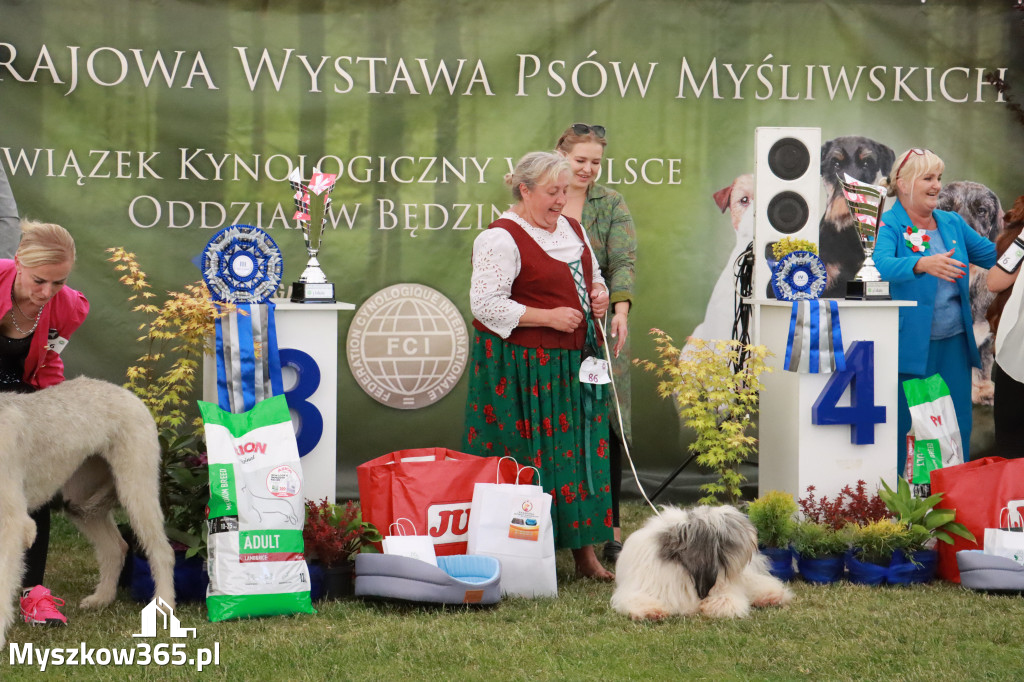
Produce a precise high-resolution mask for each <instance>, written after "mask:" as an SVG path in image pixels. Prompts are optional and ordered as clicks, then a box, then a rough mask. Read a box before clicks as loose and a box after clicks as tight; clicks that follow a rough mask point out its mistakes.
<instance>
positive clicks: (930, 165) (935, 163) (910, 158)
mask: <svg viewBox="0 0 1024 682" xmlns="http://www.w3.org/2000/svg"><path fill="white" fill-rule="evenodd" d="M896 158H897V159H898V160H899V163H897V164H896V170H895V171H893V174H892V175H890V176H889V177H887V178H884V179H883V180H882V186H883V187H887V188H888V192H886V194H887V195H888V196H890V197H892V196H896V189H897V188H896V182H897V181H898V180H900V179H901V178H902V179H903V180H904V181H906V183H907V184H908V185H909V187H910V194H911V196H913V193H914V183H915V182H917V179H918V178H920V177H921V176H922V175H927V174H928V173H938V174H940V175H941V174H942V171H944V170H945V169H946V164H945V163H944V162H943V161H942V159H940V158H939V157H938V155H937V154H936V153H935V152H933V151H931V150H929V149H908V150H907V151H905V152H903V153H902V154H900V155H899V156H897V157H896Z"/></svg>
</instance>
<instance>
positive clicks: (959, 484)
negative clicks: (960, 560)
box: [931, 457, 1024, 583]
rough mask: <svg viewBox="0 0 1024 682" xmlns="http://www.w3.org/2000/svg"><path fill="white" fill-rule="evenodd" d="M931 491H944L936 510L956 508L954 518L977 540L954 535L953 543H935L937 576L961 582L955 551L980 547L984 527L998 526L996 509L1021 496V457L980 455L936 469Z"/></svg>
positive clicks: (1023, 488) (1023, 462) (1023, 469)
mask: <svg viewBox="0 0 1024 682" xmlns="http://www.w3.org/2000/svg"><path fill="white" fill-rule="evenodd" d="M931 473H932V476H931V482H932V493H943V496H942V501H941V502H939V504H937V505H936V507H937V508H938V509H955V510H956V520H957V521H959V522H960V523H962V524H964V525H965V526H967V529H968V530H969V531H971V532H972V533H974V537H975V538H977V539H978V541H977V542H971V541H970V540H964V539H963V538H959V537H956V536H955V535H954V536H953V540H954V542H953V544H952V545H948V544H946V543H945V542H940V543H938V550H939V569H938V574H939V577H940V578H944V579H945V580H949V581H952V582H955V583H958V582H960V569H959V568H958V567H957V563H956V553H957V552H958V551H960V550H964V549H980V548H981V547H982V544H983V540H984V537H985V529H986V528H998V527H999V510H1000V509H1002V508H1003V507H1005V506H1006V503H1007V501H1009V500H1016V499H1024V459H1003V458H1002V457H983V458H981V459H976V460H972V461H970V462H965V463H964V464H957V465H956V466H951V467H944V468H942V469H935V470H934V471H932V472H931Z"/></svg>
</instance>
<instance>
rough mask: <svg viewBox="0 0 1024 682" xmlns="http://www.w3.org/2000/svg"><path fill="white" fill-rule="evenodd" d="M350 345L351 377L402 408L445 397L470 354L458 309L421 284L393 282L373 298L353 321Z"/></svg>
mask: <svg viewBox="0 0 1024 682" xmlns="http://www.w3.org/2000/svg"><path fill="white" fill-rule="evenodd" d="M346 347H347V349H348V353H347V355H348V364H349V369H350V370H351V371H352V376H353V377H355V379H356V381H357V382H358V383H359V386H360V387H361V388H362V389H363V390H364V391H365V392H366V393H367V395H369V396H370V397H372V398H373V399H374V400H377V401H378V402H380V403H383V404H385V405H388V406H390V407H394V408H398V409H403V410H413V409H418V408H421V407H426V406H427V405H431V404H433V403H435V402H437V401H438V400H440V399H441V398H443V397H444V396H445V395H447V394H448V393H449V392H450V391H451V390H452V389H453V388H454V387H455V385H456V384H457V383H458V381H459V378H460V377H461V376H462V372H463V370H465V368H466V360H467V357H468V354H469V344H468V334H467V331H466V323H465V321H464V320H463V319H462V314H461V313H460V312H459V310H458V308H456V307H455V305H454V304H453V303H452V302H451V301H450V300H448V299H447V298H446V297H445V296H444V295H443V294H441V293H440V292H438V291H436V290H435V289H432V288H430V287H428V286H424V285H422V284H395V285H392V286H390V287H388V288H386V289H382V290H380V291H378V292H377V293H376V294H373V295H372V296H370V297H369V298H368V299H367V300H366V301H365V302H364V303H363V305H362V306H360V308H359V310H358V311H357V312H356V315H355V318H354V319H353V320H352V325H351V326H350V327H349V331H348V340H347V342H346Z"/></svg>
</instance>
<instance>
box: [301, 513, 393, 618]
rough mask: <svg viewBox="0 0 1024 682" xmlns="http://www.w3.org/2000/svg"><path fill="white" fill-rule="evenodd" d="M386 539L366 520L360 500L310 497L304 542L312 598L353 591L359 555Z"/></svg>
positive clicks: (340, 594) (343, 595)
mask: <svg viewBox="0 0 1024 682" xmlns="http://www.w3.org/2000/svg"><path fill="white" fill-rule="evenodd" d="M381 540H383V537H382V536H381V534H380V532H379V531H378V530H377V528H376V527H375V526H374V525H373V524H372V523H370V522H368V521H363V514H362V511H361V510H360V508H359V503H358V502H353V501H352V500H349V501H348V502H346V503H345V505H344V506H342V505H338V504H332V503H331V502H329V501H328V500H327V498H326V497H325V498H324V499H322V500H320V501H319V502H313V501H312V500H306V523H305V525H304V526H303V528H302V541H303V544H304V545H305V553H306V557H307V558H308V559H310V562H309V580H310V597H311V598H312V599H313V600H314V601H315V600H318V599H321V598H326V599H339V598H341V597H345V596H350V595H351V594H352V577H353V576H352V567H353V565H354V562H355V559H356V554H359V553H360V552H376V551H377V548H376V546H375V545H374V543H377V542H380V541H381Z"/></svg>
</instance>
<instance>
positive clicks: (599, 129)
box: [572, 123, 605, 139]
mask: <svg viewBox="0 0 1024 682" xmlns="http://www.w3.org/2000/svg"><path fill="white" fill-rule="evenodd" d="M572 131H573V132H574V133H576V134H577V135H586V134H587V133H594V135H596V136H597V137H599V138H601V139H604V133H605V130H604V126H588V125H587V124H586V123H573V124H572Z"/></svg>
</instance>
